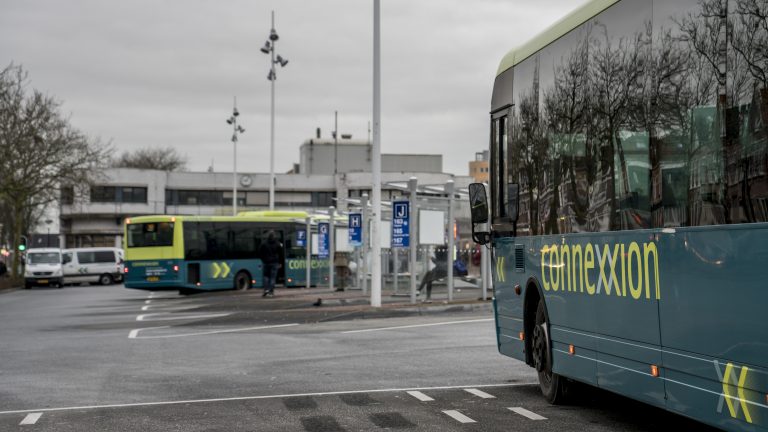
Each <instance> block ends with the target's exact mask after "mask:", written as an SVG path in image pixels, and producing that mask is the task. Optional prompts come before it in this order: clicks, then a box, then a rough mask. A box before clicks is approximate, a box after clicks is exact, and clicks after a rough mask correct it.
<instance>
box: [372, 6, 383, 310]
mask: <svg viewBox="0 0 768 432" xmlns="http://www.w3.org/2000/svg"><path fill="white" fill-rule="evenodd" d="M380 3H381V1H380V0H373V148H372V153H373V154H372V157H371V159H372V160H371V172H372V177H373V178H372V191H371V192H372V195H373V196H372V197H371V198H372V199H373V210H372V212H371V223H372V225H373V227H372V229H371V236H372V237H373V239H371V240H372V242H371V244H372V246H373V250H372V251H371V255H372V256H371V258H372V261H373V263H372V264H371V265H372V267H373V268H372V269H371V270H372V272H371V306H372V307H381V234H380V232H379V231H380V229H381V52H380V51H381V28H380V15H381V13H380V12H381V7H380Z"/></svg>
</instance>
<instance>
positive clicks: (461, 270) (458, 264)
mask: <svg viewBox="0 0 768 432" xmlns="http://www.w3.org/2000/svg"><path fill="white" fill-rule="evenodd" d="M467 274H469V271H467V266H466V265H465V264H464V261H461V260H456V261H454V262H453V275H454V276H466V275H467Z"/></svg>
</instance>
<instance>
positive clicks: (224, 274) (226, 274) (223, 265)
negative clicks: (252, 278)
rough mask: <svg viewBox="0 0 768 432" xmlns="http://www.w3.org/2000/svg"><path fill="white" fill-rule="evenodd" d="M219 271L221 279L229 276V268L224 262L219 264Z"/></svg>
mask: <svg viewBox="0 0 768 432" xmlns="http://www.w3.org/2000/svg"><path fill="white" fill-rule="evenodd" d="M221 270H222V271H223V273H222V274H221V277H223V278H225V277H227V276H229V271H230V268H229V265H227V263H225V262H223V263H221Z"/></svg>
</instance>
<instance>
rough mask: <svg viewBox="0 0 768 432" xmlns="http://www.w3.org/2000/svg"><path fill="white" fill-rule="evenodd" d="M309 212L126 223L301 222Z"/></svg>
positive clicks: (167, 217)
mask: <svg viewBox="0 0 768 432" xmlns="http://www.w3.org/2000/svg"><path fill="white" fill-rule="evenodd" d="M308 216H309V213H307V212H303V211H249V212H240V213H238V214H237V216H173V215H152V216H137V217H133V218H128V219H126V223H152V222H175V221H179V222H183V221H190V222H230V221H235V220H239V221H248V222H303V221H304V220H305V219H306V218H307V217H308Z"/></svg>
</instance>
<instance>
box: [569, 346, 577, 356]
mask: <svg viewBox="0 0 768 432" xmlns="http://www.w3.org/2000/svg"><path fill="white" fill-rule="evenodd" d="M568 354H570V355H576V347H575V346H573V345H568Z"/></svg>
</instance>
